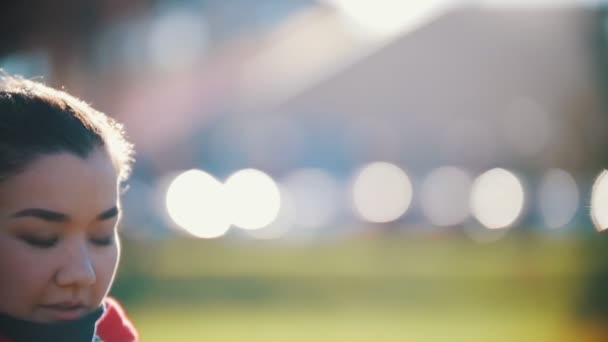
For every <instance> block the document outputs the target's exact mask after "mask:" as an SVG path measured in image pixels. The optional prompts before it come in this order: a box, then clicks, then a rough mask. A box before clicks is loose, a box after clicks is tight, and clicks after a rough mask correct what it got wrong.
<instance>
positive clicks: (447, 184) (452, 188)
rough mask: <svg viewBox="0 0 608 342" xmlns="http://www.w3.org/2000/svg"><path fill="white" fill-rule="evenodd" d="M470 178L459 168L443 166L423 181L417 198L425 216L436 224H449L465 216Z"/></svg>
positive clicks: (459, 221)
mask: <svg viewBox="0 0 608 342" xmlns="http://www.w3.org/2000/svg"><path fill="white" fill-rule="evenodd" d="M472 183H473V181H472V179H471V177H470V176H469V175H468V174H467V173H466V172H465V171H463V170H461V169H459V168H457V167H453V166H444V167H440V168H438V169H435V170H433V171H432V172H431V173H430V174H429V175H428V176H427V177H426V178H425V180H424V181H423V183H422V186H421V189H420V201H421V206H422V211H423V212H424V214H425V216H426V217H427V218H428V219H429V221H431V223H433V224H434V225H436V226H444V227H445V226H453V225H457V224H460V223H462V222H463V221H465V220H466V219H467V217H468V216H469V196H470V193H471V185H472Z"/></svg>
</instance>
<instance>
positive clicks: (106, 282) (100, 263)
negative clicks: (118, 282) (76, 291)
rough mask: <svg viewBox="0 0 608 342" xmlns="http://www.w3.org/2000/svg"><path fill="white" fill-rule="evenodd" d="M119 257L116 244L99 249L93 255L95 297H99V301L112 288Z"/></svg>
mask: <svg viewBox="0 0 608 342" xmlns="http://www.w3.org/2000/svg"><path fill="white" fill-rule="evenodd" d="M119 256H120V246H119V244H118V243H117V244H116V245H115V246H112V247H107V248H101V249H99V250H98V251H97V252H96V253H95V256H94V258H95V260H94V261H93V263H94V268H95V275H96V278H97V281H96V283H95V295H96V296H97V297H101V299H103V297H104V296H105V295H106V294H107V292H108V291H109V290H110V287H111V286H112V282H113V280H114V274H115V273H116V268H117V266H118V260H119Z"/></svg>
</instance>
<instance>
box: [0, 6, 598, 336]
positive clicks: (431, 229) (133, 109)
mask: <svg viewBox="0 0 608 342" xmlns="http://www.w3.org/2000/svg"><path fill="white" fill-rule="evenodd" d="M0 42H1V44H0V68H3V69H4V70H5V71H7V72H9V73H11V74H19V75H23V76H26V77H31V78H36V79H40V80H43V81H44V82H46V83H47V84H50V85H52V86H55V87H63V88H64V89H66V90H67V91H68V92H70V93H72V94H75V95H77V96H79V97H81V98H83V99H85V100H86V101H87V102H90V103H91V104H92V105H93V106H94V107H95V108H97V109H99V110H101V111H104V112H106V113H108V114H109V115H111V116H113V117H115V118H116V119H117V120H119V121H121V122H123V123H124V124H125V126H126V129H127V132H128V134H129V136H130V137H131V139H132V140H133V142H134V143H135V145H136V149H137V162H136V164H135V168H134V173H133V176H132V178H131V180H130V182H129V189H128V191H127V192H126V193H125V194H124V199H123V206H124V209H125V215H124V222H123V227H122V234H123V258H122V261H121V268H120V273H119V276H118V279H117V281H116V284H115V287H114V288H113V290H112V294H113V295H114V296H116V297H118V298H119V299H120V300H122V301H123V302H124V304H125V306H126V308H127V310H128V312H129V313H130V315H131V316H132V318H133V320H134V322H135V323H136V325H137V326H138V327H139V329H140V331H141V335H142V340H143V341H145V342H148V341H167V340H170V339H174V340H179V341H242V340H248V341H265V342H267V341H340V340H343V341H370V340H372V339H375V340H377V341H489V340H491V341H606V340H608V328H607V327H608V241H604V240H606V239H607V238H606V235H605V234H603V233H602V231H603V229H605V228H607V227H608V177H604V175H605V174H604V173H603V172H604V171H603V170H604V168H606V166H607V165H608V153H606V148H608V134H607V133H608V108H607V107H606V105H607V104H608V103H607V100H608V17H606V12H605V4H604V3H603V2H601V1H582V0H579V1H575V0H570V1H557V0H555V1H551V0H544V1H542V0H536V1H532V0H530V1H515V0H477V1H475V0H469V1H464V0H462V1H457V0H454V1H449V0H427V1H413V0H412V1H409V0H403V1H398V0H393V1H391V0H382V1H381V0H374V1H371V0H361V1H359V0H264V1H248V0H228V1H220V0H133V1H120V0H84V1H78V0H56V1H52V2H49V1H42V0H25V1H3V2H2V4H0Z"/></svg>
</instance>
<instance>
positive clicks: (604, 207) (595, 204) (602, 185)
mask: <svg viewBox="0 0 608 342" xmlns="http://www.w3.org/2000/svg"><path fill="white" fill-rule="evenodd" d="M591 218H592V219H593V224H594V225H595V228H596V229H597V230H600V231H601V230H605V229H606V228H608V171H606V170H604V171H603V172H602V173H601V174H600V175H599V176H598V177H597V179H596V180H595V183H594V184H593V191H592V192H591Z"/></svg>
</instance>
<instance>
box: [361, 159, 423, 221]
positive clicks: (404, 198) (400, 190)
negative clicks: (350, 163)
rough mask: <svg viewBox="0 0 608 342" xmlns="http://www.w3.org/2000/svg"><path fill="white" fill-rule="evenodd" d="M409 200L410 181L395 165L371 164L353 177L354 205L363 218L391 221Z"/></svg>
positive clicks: (406, 206)
mask: <svg viewBox="0 0 608 342" xmlns="http://www.w3.org/2000/svg"><path fill="white" fill-rule="evenodd" d="M411 200H412V183H411V182H410V179H409V177H408V176H407V174H406V173H405V171H403V170H402V169H401V168H399V167H398V166H396V165H394V164H391V163H387V162H375V163H371V164H368V165H366V166H364V167H363V168H362V169H361V171H360V172H359V173H358V174H357V175H356V177H355V180H354V184H353V204H354V208H355V210H356V212H357V214H359V215H360V216H361V218H363V219H364V220H366V221H370V222H378V223H383V222H390V221H394V220H396V219H398V218H399V217H401V216H402V215H403V214H404V213H405V212H406V211H407V209H408V207H409V205H410V202H411Z"/></svg>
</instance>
